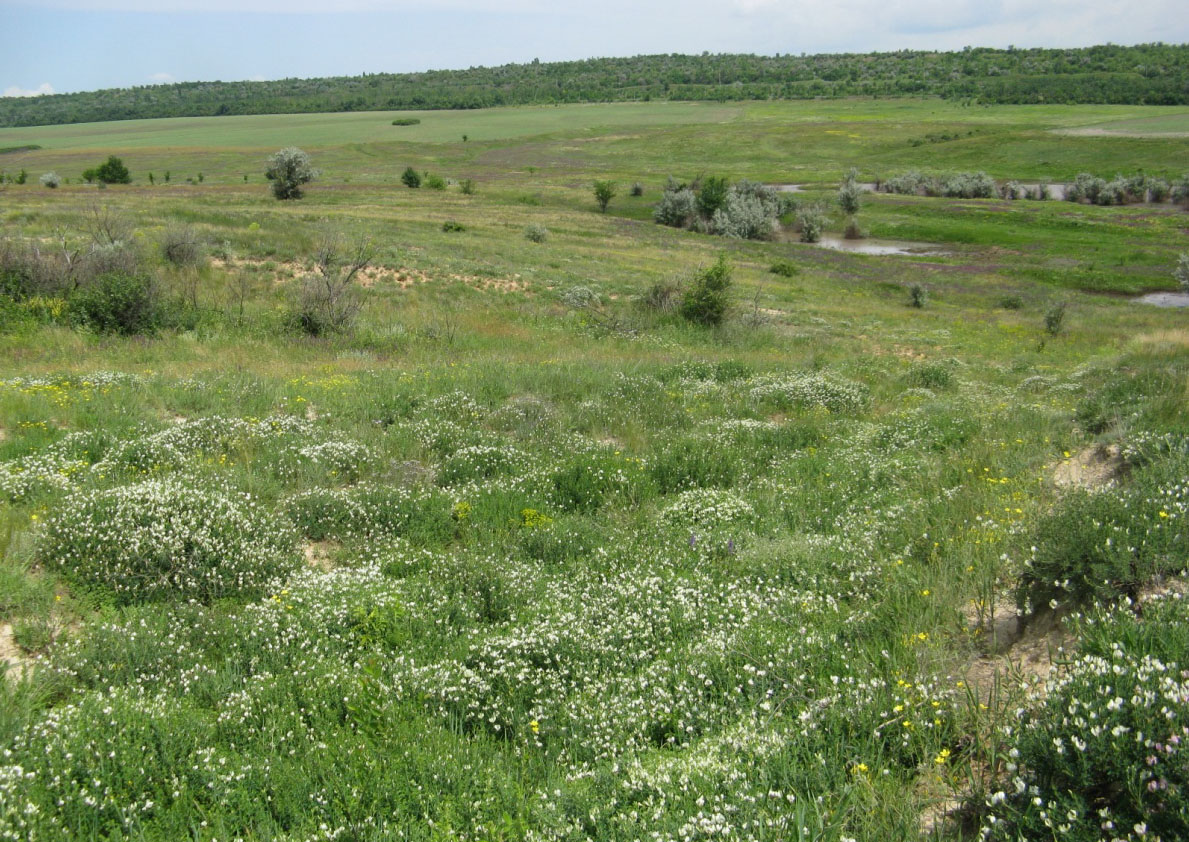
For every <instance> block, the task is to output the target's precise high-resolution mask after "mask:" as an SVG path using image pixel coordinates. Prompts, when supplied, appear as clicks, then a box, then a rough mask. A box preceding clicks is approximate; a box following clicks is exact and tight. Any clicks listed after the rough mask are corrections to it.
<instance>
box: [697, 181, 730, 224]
mask: <svg viewBox="0 0 1189 842" xmlns="http://www.w3.org/2000/svg"><path fill="white" fill-rule="evenodd" d="M729 191H730V188H729V183H728V182H727V179H726V178H725V177H724V176H715V175H711V176H707V177H706V178H704V179H702V185H701V188H700V189H699V190H698V213H700V214H701V215H702V217H703V218H704V219H712V218H713V217H714V214H715V213H717V212H718V211H719V210H720V209H721V208H723V207H724V206H725V205H726V203H727V196H728V194H729Z"/></svg>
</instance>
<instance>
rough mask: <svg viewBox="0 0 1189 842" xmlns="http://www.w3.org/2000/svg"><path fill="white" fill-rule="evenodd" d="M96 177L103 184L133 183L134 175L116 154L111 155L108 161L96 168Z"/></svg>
mask: <svg viewBox="0 0 1189 842" xmlns="http://www.w3.org/2000/svg"><path fill="white" fill-rule="evenodd" d="M95 178H96V179H97V180H98V181H99V182H100V183H101V184H131V183H132V175H131V173H129V172H128V168H127V167H126V166H124V162H123V161H121V160H120V159H119V158H117V157H116V156H115V155H111V156H109V157H108V159H107V160H106V161H104V162H103V163H102V164H100V165H99V167H98V168H97V169H96V170H95Z"/></svg>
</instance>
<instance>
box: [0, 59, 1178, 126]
mask: <svg viewBox="0 0 1189 842" xmlns="http://www.w3.org/2000/svg"><path fill="white" fill-rule="evenodd" d="M843 96H879V97H891V96H941V97H946V98H948V99H957V100H966V101H977V102H981V103H1117V104H1130V105H1140V104H1143V105H1186V104H1189V45H1186V44H1181V45H1175V44H1140V45H1138V46H1133V47H1120V46H1114V45H1105V46H1098V47H1082V48H1076V49H1041V48H1037V49H1027V50H1021V49H1007V50H998V49H990V48H968V49H966V50H963V51H961V52H953V53H944V52H923V51H915V50H902V51H899V52H894V53H867V54H855V53H847V54H837V55H831V54H822V55H812V56H806V55H802V56H792V55H777V56H756V55H734V54H720V55H708V54H703V55H700V56H687V55H676V54H673V55H654V56H635V57H632V58H597V59H587V60H585V61H567V62H552V63H541V62H538V61H536V60H534V61H533V62H532V63H531V64H509V65H505V66H503V67H473V68H470V69H468V70H434V71H428V72H425V73H377V74H369V75H364V76H340V77H334V78H329V79H279V80H275V81H266V82H182V83H178V84H173V85H155V86H148V87H136V88H117V89H112V90H105V91H88V92H83V93H72V94H51V95H48V96H38V97H29V98H19V97H7V98H0V127H12V126H39V125H52V124H57V123H82V122H99V121H106V120H132V119H141V118H149V117H203V116H218V115H223V114H294V113H310V112H332V111H382V110H420V109H445V108H452V109H459V108H488V107H492V106H499V105H543V104H553V103H571V102H624V101H646V100H658V99H659V100H708V101H717V102H723V101H737V100H756V99H813V98H816V97H843Z"/></svg>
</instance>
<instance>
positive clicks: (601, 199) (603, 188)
mask: <svg viewBox="0 0 1189 842" xmlns="http://www.w3.org/2000/svg"><path fill="white" fill-rule="evenodd" d="M615 193H616V191H615V182H614V181H596V182H595V183H594V196H595V201H596V202H598V203H599V210H600V211H602V212H603V213H606V212H607V205H609V204H611V200H612V199H614V198H615Z"/></svg>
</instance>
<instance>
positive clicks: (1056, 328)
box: [1045, 301, 1065, 336]
mask: <svg viewBox="0 0 1189 842" xmlns="http://www.w3.org/2000/svg"><path fill="white" fill-rule="evenodd" d="M1064 324H1065V302H1064V301H1059V302H1057V303H1056V304H1054V305H1053V306H1052V307H1050V308H1049V309H1048V310H1046V311H1045V330H1046V331H1048V334H1049V336H1056V335H1057V334H1059V333H1060V332H1061V328H1062V326H1063V325H1064Z"/></svg>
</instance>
